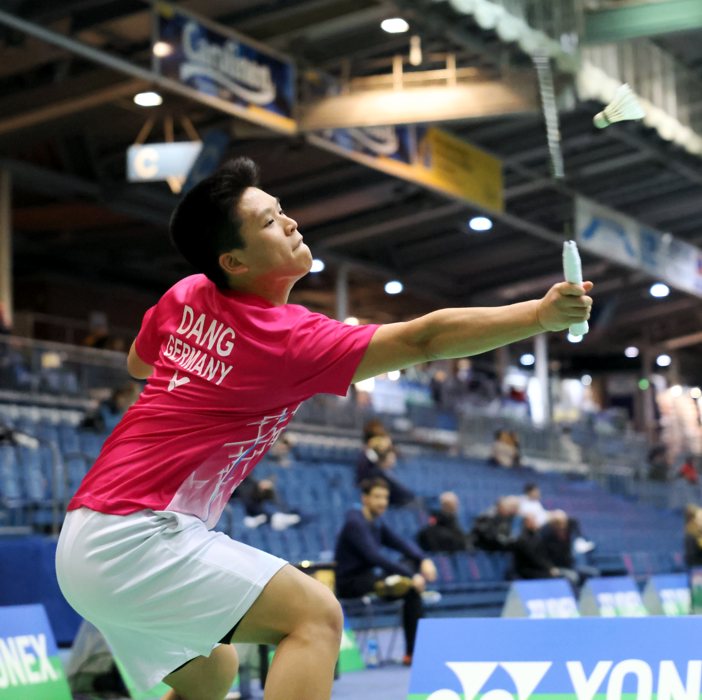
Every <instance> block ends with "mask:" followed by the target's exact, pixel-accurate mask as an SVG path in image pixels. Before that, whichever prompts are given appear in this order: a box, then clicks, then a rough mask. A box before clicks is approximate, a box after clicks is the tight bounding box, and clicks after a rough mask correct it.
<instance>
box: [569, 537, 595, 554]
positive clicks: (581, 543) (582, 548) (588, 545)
mask: <svg viewBox="0 0 702 700" xmlns="http://www.w3.org/2000/svg"><path fill="white" fill-rule="evenodd" d="M593 549H595V543H594V542H590V540H586V539H585V538H584V537H576V538H575V540H574V541H573V551H574V552H575V553H576V554H587V553H588V552H591V551H592V550H593Z"/></svg>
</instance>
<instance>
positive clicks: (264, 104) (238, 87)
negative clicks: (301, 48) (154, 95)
mask: <svg viewBox="0 0 702 700" xmlns="http://www.w3.org/2000/svg"><path fill="white" fill-rule="evenodd" d="M155 22H156V29H155V41H156V42H159V44H160V47H161V51H160V52H159V53H160V56H159V57H158V58H157V59H155V62H154V68H155V70H156V71H157V72H158V73H160V74H161V75H163V76H164V77H167V78H171V79H172V80H176V81H178V82H180V83H182V84H184V85H186V86H188V87H190V88H192V89H193V90H195V91H197V92H198V93H203V94H205V95H211V96H213V97H217V98H220V99H222V100H226V101H227V102H229V103H230V104H232V105H234V106H238V107H240V108H241V116H242V117H243V118H245V119H249V120H250V121H255V122H257V123H261V124H265V125H266V126H270V127H272V128H278V129H281V130H284V131H288V132H294V131H295V130H296V123H295V121H294V119H293V113H294V109H295V66H294V64H293V62H292V61H291V60H290V59H288V58H286V57H283V56H281V55H279V54H276V53H275V52H273V51H272V50H271V49H269V48H268V47H265V46H262V45H259V44H257V43H256V42H254V41H252V40H251V39H247V38H244V37H242V36H239V35H238V34H236V33H235V32H232V31H230V30H229V29H227V28H225V27H221V26H218V25H215V24H213V23H211V22H208V21H207V20H205V19H202V18H199V17H195V16H194V15H192V14H190V13H187V12H185V11H183V10H181V9H180V8H178V7H176V6H174V5H169V4H167V3H159V4H158V5H157V7H156V19H155Z"/></svg>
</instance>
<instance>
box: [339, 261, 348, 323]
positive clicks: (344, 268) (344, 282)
mask: <svg viewBox="0 0 702 700" xmlns="http://www.w3.org/2000/svg"><path fill="white" fill-rule="evenodd" d="M348 315H349V266H348V265H347V264H346V263H342V264H341V265H339V269H338V271H337V273H336V319H337V321H343V320H344V319H345V318H348Z"/></svg>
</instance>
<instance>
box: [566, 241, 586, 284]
mask: <svg viewBox="0 0 702 700" xmlns="http://www.w3.org/2000/svg"><path fill="white" fill-rule="evenodd" d="M563 276H564V277H565V280H566V282H570V283H571V284H582V283H583V268H582V265H581V263H580V253H578V246H577V245H576V244H575V241H564V243H563Z"/></svg>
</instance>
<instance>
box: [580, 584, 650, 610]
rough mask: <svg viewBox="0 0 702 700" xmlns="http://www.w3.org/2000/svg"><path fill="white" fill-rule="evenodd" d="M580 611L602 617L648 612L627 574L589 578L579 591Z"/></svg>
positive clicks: (636, 587) (635, 586)
mask: <svg viewBox="0 0 702 700" xmlns="http://www.w3.org/2000/svg"><path fill="white" fill-rule="evenodd" d="M580 613H581V614H582V615H600V616H602V617H643V616H645V615H647V614H648V612H647V611H646V607H645V606H644V604H643V600H642V599H641V594H640V593H639V589H638V586H637V585H636V582H635V581H634V579H632V578H630V577H629V576H609V577H607V578H591V579H590V580H589V581H588V582H587V583H586V584H585V586H583V590H582V591H581V593H580Z"/></svg>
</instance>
